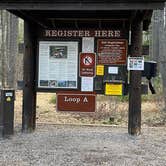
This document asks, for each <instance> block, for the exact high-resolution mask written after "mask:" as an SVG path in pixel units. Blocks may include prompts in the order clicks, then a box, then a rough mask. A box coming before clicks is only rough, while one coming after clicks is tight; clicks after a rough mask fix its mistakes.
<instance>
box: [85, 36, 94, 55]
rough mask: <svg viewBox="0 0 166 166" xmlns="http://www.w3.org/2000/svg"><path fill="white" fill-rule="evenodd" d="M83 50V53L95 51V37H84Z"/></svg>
mask: <svg viewBox="0 0 166 166" xmlns="http://www.w3.org/2000/svg"><path fill="white" fill-rule="evenodd" d="M82 52H83V53H92V52H94V37H83V38H82Z"/></svg>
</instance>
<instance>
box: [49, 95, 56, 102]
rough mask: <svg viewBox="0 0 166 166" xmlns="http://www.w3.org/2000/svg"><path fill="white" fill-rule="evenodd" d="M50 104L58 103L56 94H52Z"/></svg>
mask: <svg viewBox="0 0 166 166" xmlns="http://www.w3.org/2000/svg"><path fill="white" fill-rule="evenodd" d="M49 103H50V104H56V96H52V97H51V99H50V100H49Z"/></svg>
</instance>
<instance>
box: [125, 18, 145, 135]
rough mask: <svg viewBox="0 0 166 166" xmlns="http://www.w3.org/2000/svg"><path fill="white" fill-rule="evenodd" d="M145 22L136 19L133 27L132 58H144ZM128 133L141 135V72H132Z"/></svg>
mask: <svg viewBox="0 0 166 166" xmlns="http://www.w3.org/2000/svg"><path fill="white" fill-rule="evenodd" d="M142 28H143V22H142V21H141V20H139V19H135V20H134V21H133V22H132V25H131V56H132V57H137V56H138V57H140V56H142ZM128 133H129V134H131V135H139V134H140V133H141V71H130V91H129V120H128Z"/></svg>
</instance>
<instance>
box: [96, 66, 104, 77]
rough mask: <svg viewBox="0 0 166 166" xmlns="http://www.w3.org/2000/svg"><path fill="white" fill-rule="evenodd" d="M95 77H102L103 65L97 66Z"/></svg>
mask: <svg viewBox="0 0 166 166" xmlns="http://www.w3.org/2000/svg"><path fill="white" fill-rule="evenodd" d="M96 75H98V76H103V75H104V65H97V69H96Z"/></svg>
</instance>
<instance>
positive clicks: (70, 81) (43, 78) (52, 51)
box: [38, 41, 78, 89]
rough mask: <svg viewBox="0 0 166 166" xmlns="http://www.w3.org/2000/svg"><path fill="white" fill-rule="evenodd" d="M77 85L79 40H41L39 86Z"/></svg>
mask: <svg viewBox="0 0 166 166" xmlns="http://www.w3.org/2000/svg"><path fill="white" fill-rule="evenodd" d="M77 87H78V41H39V61H38V88H46V89H77Z"/></svg>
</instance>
